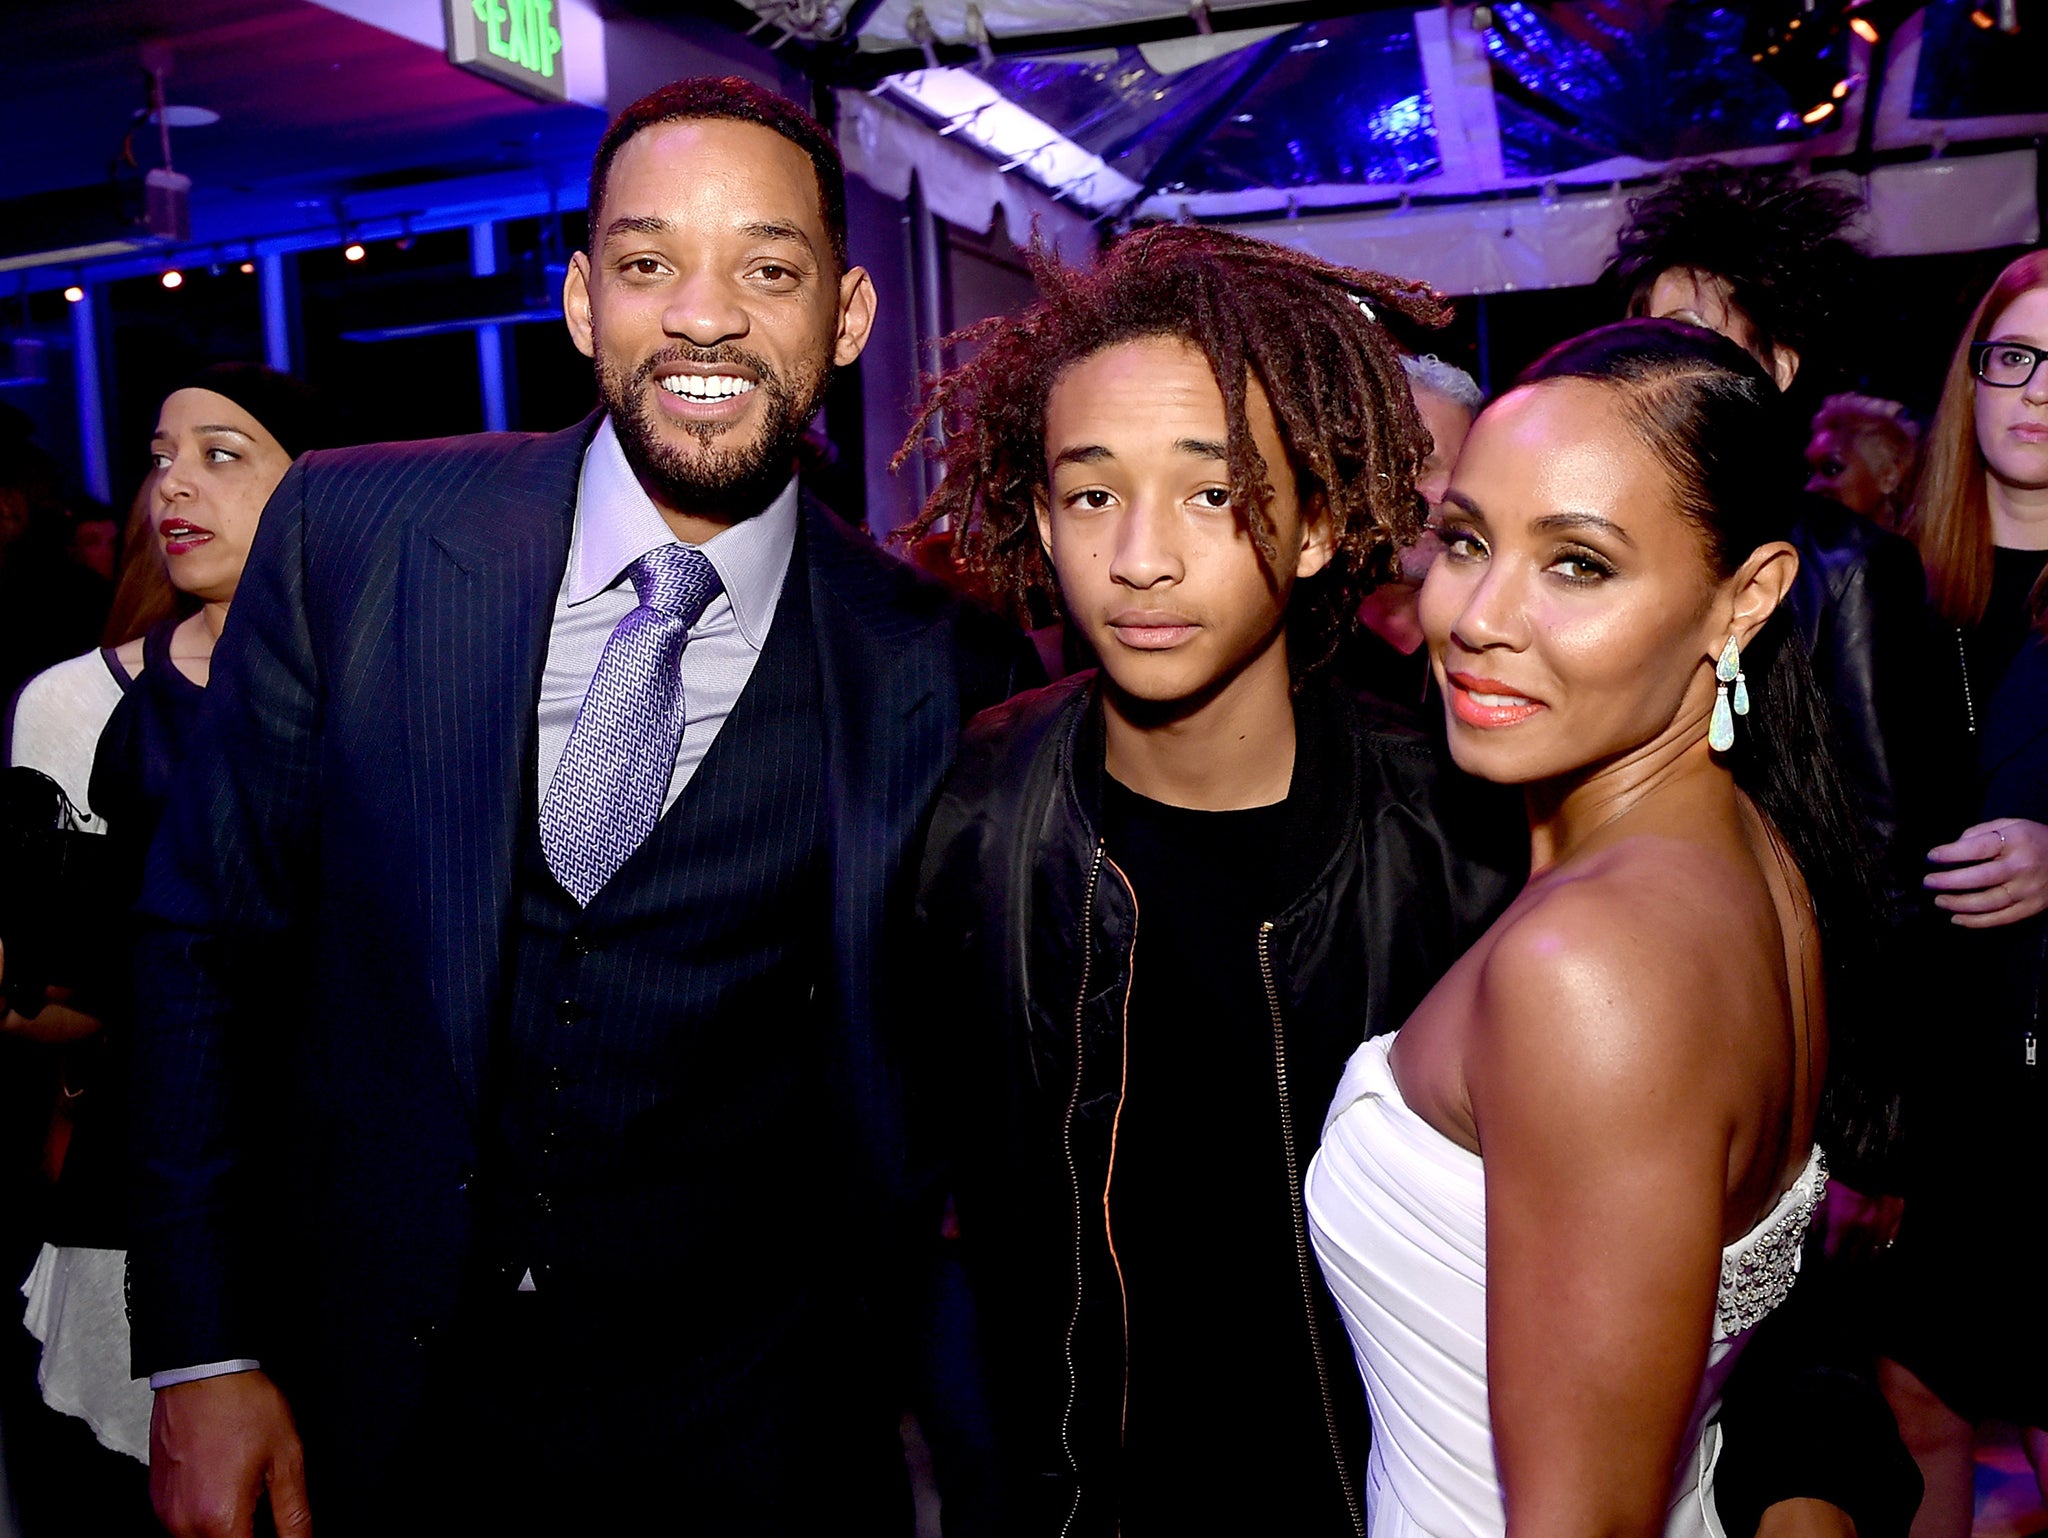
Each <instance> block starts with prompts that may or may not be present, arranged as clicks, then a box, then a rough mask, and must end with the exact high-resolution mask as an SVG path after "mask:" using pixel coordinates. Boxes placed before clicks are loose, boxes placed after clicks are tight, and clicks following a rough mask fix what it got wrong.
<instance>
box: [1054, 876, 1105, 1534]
mask: <svg viewBox="0 0 2048 1538" xmlns="http://www.w3.org/2000/svg"><path fill="white" fill-rule="evenodd" d="M1102 857H1103V842H1102V840H1101V839H1097V840H1096V841H1095V858H1094V860H1093V861H1091V862H1090V864H1089V866H1088V887H1087V891H1086V892H1085V894H1084V895H1083V896H1082V899H1081V985H1080V987H1079V988H1078V989H1076V990H1075V993H1074V1087H1073V1088H1072V1089H1071V1090H1069V1091H1068V1092H1067V1114H1066V1116H1065V1117H1064V1119H1063V1120H1062V1121H1061V1123H1060V1152H1061V1153H1062V1154H1063V1155H1065V1157H1066V1161H1067V1190H1068V1192H1069V1194H1070V1196H1071V1198H1072V1201H1073V1209H1074V1308H1073V1312H1072V1313H1071V1314H1069V1315H1068V1316H1067V1339H1066V1345H1065V1347H1064V1354H1065V1358H1066V1367H1067V1407H1066V1409H1065V1410H1063V1411H1061V1412H1060V1451H1061V1452H1063V1453H1065V1454H1066V1458H1067V1471H1068V1472H1069V1473H1070V1474H1072V1475H1073V1476H1074V1503H1073V1505H1071V1506H1069V1507H1068V1508H1067V1519H1066V1521H1064V1522H1062V1523H1061V1524H1060V1538H1067V1535H1068V1534H1069V1533H1071V1532H1072V1531H1073V1529H1074V1519H1075V1518H1076V1517H1078V1516H1079V1515H1080V1514H1081V1464H1080V1461H1079V1460H1078V1459H1076V1458H1075V1457H1074V1441H1073V1429H1074V1399H1075V1396H1076V1394H1077V1392H1078V1391H1079V1386H1080V1375H1079V1373H1078V1371H1077V1370H1076V1368H1075V1366H1074V1332H1075V1331H1076V1330H1078V1329H1079V1328H1080V1325H1081V1168H1080V1165H1079V1164H1078V1163H1077V1162H1076V1161H1075V1159H1074V1115H1075V1113H1076V1112H1077V1111H1078V1110H1079V1109H1080V1105H1081V1065H1082V1062H1083V1061H1084V1059H1085V1056H1086V1052H1085V1046H1084V1041H1083V1036H1082V1032H1083V1029H1084V1027H1085V1020H1084V1016H1085V1015H1086V1013H1087V1006H1088V974H1089V971H1090V963H1091V962H1092V961H1093V960H1094V959H1095V945H1094V937H1095V887H1096V884H1097V882H1099V881H1100V880H1101V877H1102Z"/></svg>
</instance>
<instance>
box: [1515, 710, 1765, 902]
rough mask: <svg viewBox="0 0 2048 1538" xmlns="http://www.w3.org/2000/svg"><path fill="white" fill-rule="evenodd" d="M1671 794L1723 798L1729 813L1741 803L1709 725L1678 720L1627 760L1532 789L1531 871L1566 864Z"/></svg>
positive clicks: (1526, 796)
mask: <svg viewBox="0 0 2048 1538" xmlns="http://www.w3.org/2000/svg"><path fill="white" fill-rule="evenodd" d="M1670 796H1685V797H1688V798H1695V797H1706V798H1709V799H1712V798H1715V797H1719V796H1725V797H1726V798H1727V802H1728V805H1729V807H1730V808H1733V807H1734V806H1735V805H1736V800H1735V780H1734V776H1732V775H1731V774H1729V773H1728V771H1727V770H1726V769H1724V768H1722V767H1721V766H1720V765H1719V764H1717V763H1715V762H1714V757H1713V753H1712V751H1711V750H1710V749H1709V748H1708V746H1707V733H1706V725H1705V722H1704V721H1699V722H1693V723H1691V724H1690V725H1689V726H1688V725H1686V724H1685V723H1674V725H1673V728H1672V730H1671V731H1670V732H1668V733H1666V734H1665V735H1664V736H1661V737H1659V738H1658V739H1657V740H1656V741H1655V742H1651V743H1648V744H1646V745H1644V746H1643V747H1640V748H1637V749H1635V750H1634V751H1633V752H1631V753H1628V754H1625V755H1624V756H1622V757H1621V758H1617V759H1611V760H1609V761H1607V762H1605V763H1602V764H1599V765H1596V766H1594V767H1592V768H1590V769H1586V770H1582V771H1580V772H1579V773H1578V774H1576V775H1569V776H1566V777H1564V778H1561V779H1556V780H1543V781H1539V782H1538V783H1536V784H1534V785H1530V786H1528V787H1527V788H1526V789H1525V790H1524V792H1523V801H1524V804H1525V806H1526V808H1527V810H1528V814H1529V869H1530V870H1531V872H1532V873H1535V874H1539V875H1540V874H1541V873H1542V872H1544V871H1546V870H1549V869H1550V868H1551V867H1553V866H1556V865H1562V864H1564V863H1565V862H1567V861H1569V860H1571V859H1573V858H1575V857H1576V856H1578V855H1580V854H1582V853H1584V852H1585V851H1586V849H1587V848H1588V847H1590V846H1591V845H1593V844H1595V843H1596V842H1598V841H1600V840H1601V839H1602V838H1603V837H1604V836H1605V835H1606V834H1608V833H1609V832H1610V830H1612V829H1613V828H1614V826H1615V824H1617V823H1619V822H1621V821H1622V820H1623V819H1624V818H1627V817H1629V816H1630V815H1631V814H1632V813H1635V812H1638V811H1640V810H1642V809H1643V808H1644V807H1645V806H1647V805H1649V804H1652V803H1655V802H1658V801H1660V800H1662V799H1664V798H1666V797H1670Z"/></svg>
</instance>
